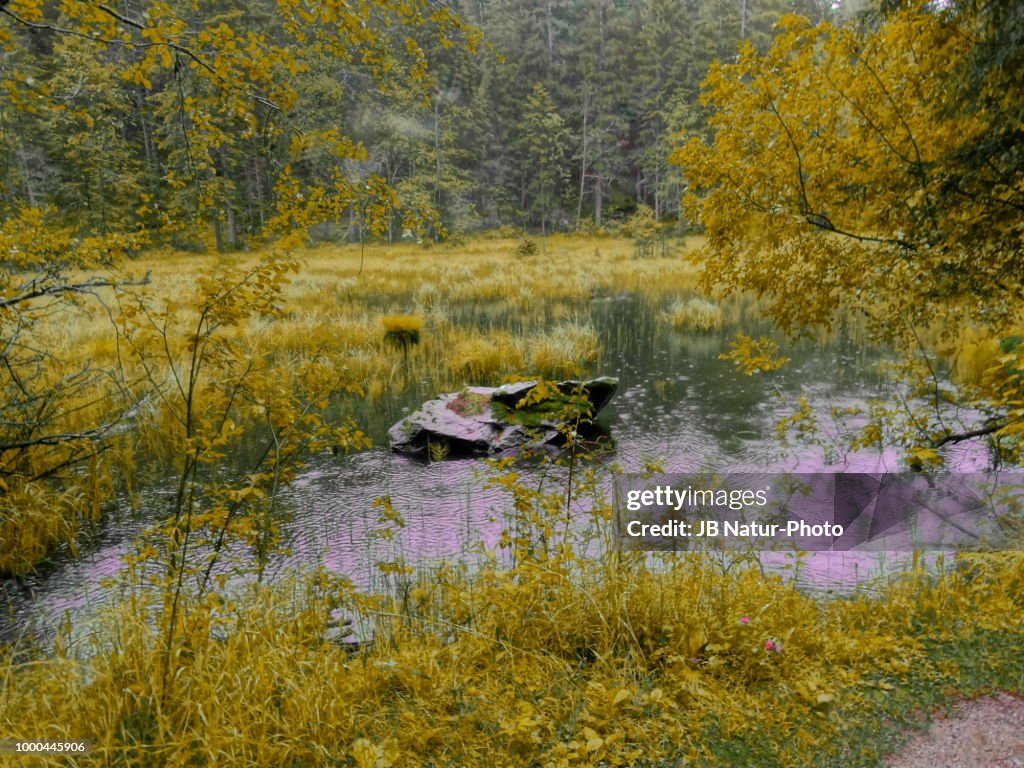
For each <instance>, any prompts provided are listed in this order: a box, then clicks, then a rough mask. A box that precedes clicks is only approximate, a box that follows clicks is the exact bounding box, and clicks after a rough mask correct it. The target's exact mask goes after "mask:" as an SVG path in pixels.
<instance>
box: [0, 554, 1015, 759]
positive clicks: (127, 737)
mask: <svg viewBox="0 0 1024 768" xmlns="http://www.w3.org/2000/svg"><path fill="white" fill-rule="evenodd" d="M962 565H964V564H963V563H959V562H958V563H950V567H949V568H947V569H946V570H945V571H944V572H942V573H941V574H940V575H939V576H937V577H936V576H933V575H927V574H925V573H924V572H922V571H917V572H913V573H910V574H908V575H906V577H905V578H903V579H901V580H900V581H898V582H897V583H895V584H893V585H892V586H890V587H889V588H888V589H887V590H885V591H884V592H883V593H881V594H879V595H877V596H874V597H872V596H867V595H861V596H856V597H850V598H837V599H831V600H820V599H815V598H813V597H811V596H808V595H807V594H804V593H802V592H800V591H798V590H797V589H795V588H794V587H793V586H791V585H789V584H784V583H782V582H781V581H780V580H778V579H777V578H773V577H766V576H763V575H761V574H760V573H759V572H758V571H757V570H756V569H752V568H734V569H732V570H729V571H725V570H723V569H722V568H720V567H718V566H715V565H713V564H711V563H710V562H709V561H708V560H706V559H703V558H702V557H701V556H698V555H689V556H687V555H676V556H671V557H665V558H664V559H659V560H657V561H655V562H649V563H645V562H644V561H643V560H642V558H641V557H638V556H635V555H630V556H621V557H619V556H614V557H607V558H603V559H601V560H599V561H598V560H586V559H582V558H576V557H574V556H573V555H572V554H571V553H570V552H569V551H567V550H563V551H562V552H561V553H560V554H558V555H556V556H554V557H551V558H549V559H547V560H538V559H532V560H529V561H526V562H522V563H520V564H519V565H518V566H517V567H515V568H514V569H511V570H505V569H502V568H500V567H497V566H495V565H491V566H484V567H483V568H481V569H480V570H478V571H477V572H475V573H473V574H469V573H467V572H466V571H464V570H461V569H458V568H455V567H441V568H439V569H438V570H437V571H436V572H435V573H433V574H432V575H431V577H430V578H428V579H424V580H419V581H417V582H415V583H414V584H413V585H412V588H411V589H410V590H408V591H407V592H405V593H404V594H403V596H402V597H399V596H398V595H391V596H382V595H373V596H371V595H365V594H359V593H357V592H356V591H355V590H353V589H352V587H351V585H349V584H347V583H346V582H344V581H343V580H340V579H338V578H337V577H333V576H329V575H327V574H325V573H320V574H315V575H313V576H311V577H309V578H306V579H301V580H299V579H296V580H293V581H290V582H284V583H279V584H277V585H275V586H272V587H271V586H255V585H253V586H250V587H247V588H246V589H245V590H244V591H243V592H242V593H241V594H239V595H237V599H235V600H232V601H229V602H226V603H223V604H222V603H219V602H217V603H214V602H211V601H206V602H199V603H194V604H191V605H189V607H188V610H187V612H186V615H187V616H188V619H187V621H188V630H187V635H186V642H185V643H184V645H183V647H182V648H181V650H180V653H179V654H178V656H177V657H176V658H175V660H174V667H175V673H174V675H173V678H172V681H171V682H170V683H169V685H170V688H169V689H162V688H161V687H160V686H161V683H160V680H161V674H160V671H161V665H162V663H163V658H162V647H161V643H160V637H159V632H158V631H157V630H156V629H154V627H153V625H152V624H151V623H150V622H149V621H147V620H146V615H147V606H146V605H145V604H125V605H122V606H120V607H119V608H117V609H114V610H113V611H112V612H111V613H110V614H109V615H108V616H107V623H106V626H105V631H102V632H100V633H98V634H97V637H98V638H102V639H100V640H97V641H96V644H95V647H94V648H93V649H92V650H91V651H90V652H89V653H87V654H84V655H71V654H69V653H67V652H60V653H58V654H57V655H56V656H55V657H53V658H48V659H40V660H34V661H32V662H31V663H20V664H19V663H15V662H11V661H10V660H8V663H6V664H5V665H4V668H3V675H4V678H3V680H4V684H3V688H2V691H0V729H2V731H3V732H4V733H5V734H8V735H11V736H18V737H26V738H27V737H32V738H48V739H63V738H76V739H81V738H91V739H92V740H93V753H92V756H91V757H90V758H80V759H78V760H77V762H74V761H72V762H70V764H78V765H224V766H232V765H238V766H242V765H245V766H250V765H253V766H275V767H276V766H282V765H288V766H291V765H323V766H338V765H341V766H360V767H368V766H377V767H378V768H383V767H387V766H418V767H422V766H509V767H510V768H511V767H512V766H516V767H517V768H518V767H522V766H617V765H634V766H681V765H697V766H725V765H744V766H822V765H836V766H839V765H856V766H871V765H880V764H881V763H880V760H881V758H882V756H883V755H884V754H886V752H887V751H889V750H890V749H892V748H893V746H894V743H895V742H894V739H896V738H897V734H898V730H897V728H898V727H899V726H901V725H904V726H905V725H908V724H912V723H913V721H912V720H911V719H910V717H909V714H910V713H911V712H912V711H914V710H917V709H918V708H920V707H925V708H928V707H932V706H936V705H942V704H944V703H948V702H949V700H950V698H951V697H953V696H955V695H961V694H966V695H972V694H976V693H980V692H983V691H986V690H989V689H991V688H993V687H999V688H1003V689H1009V690H1015V691H1024V673H1022V672H1021V666H1020V650H1021V642H1022V640H1024V623H1022V620H1021V616H1022V608H1024V598H1022V595H1024V558H1022V557H1021V556H1020V555H1019V554H1018V553H1014V554H1004V555H998V556H997V555H990V556H988V557H987V558H985V559H984V560H980V559H979V560H978V561H977V562H976V563H974V564H972V565H971V566H970V567H966V568H965V567H960V566H962ZM337 608H342V609H344V610H345V611H346V612H348V614H349V615H351V616H354V617H356V618H357V619H358V621H359V622H361V623H363V624H364V626H365V627H369V628H371V629H372V632H373V636H374V637H375V641H374V642H372V643H369V644H367V645H364V646H361V647H359V646H355V645H353V646H352V648H351V649H346V648H344V647H340V646H339V645H338V644H337V643H334V642H331V641H330V640H328V639H327V624H328V621H329V617H330V615H331V611H332V610H333V609H337ZM769 639H771V641H773V642H775V643H778V648H781V650H775V647H774V646H773V649H772V650H768V649H766V647H765V644H766V642H769ZM883 722H888V723H889V727H888V728H881V727H880V724H882V723H883ZM53 764H61V765H67V764H69V762H68V761H67V760H66V759H64V758H60V759H54V760H53Z"/></svg>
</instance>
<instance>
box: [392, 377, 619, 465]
mask: <svg viewBox="0 0 1024 768" xmlns="http://www.w3.org/2000/svg"><path fill="white" fill-rule="evenodd" d="M618 385H619V380H618V379H614V378H610V377H607V376H604V377H601V378H597V379H589V380H587V381H560V382H558V383H557V384H555V385H549V384H542V383H541V382H539V381H521V382H516V383H515V384H505V385H504V386H501V387H466V388H465V389H464V390H462V391H461V392H452V393H449V394H447V395H441V396H440V397H438V398H436V399H434V400H430V401H428V402H426V403H424V404H423V406H422V407H421V408H420V409H419V410H418V411H416V412H415V413H412V414H410V415H408V416H406V417H405V418H404V419H402V420H401V421H400V422H398V423H397V424H395V425H394V426H393V427H391V429H389V430H388V440H389V441H390V443H391V448H392V449H393V450H395V451H400V452H401V453H408V454H413V455H417V454H426V453H427V452H428V451H429V450H430V446H432V445H437V446H438V448H439V449H441V450H447V451H451V452H453V453H462V454H465V453H470V454H491V453H500V452H502V451H507V450H509V449H511V448H517V447H520V446H523V445H527V444H531V443H532V444H540V443H550V442H555V441H557V440H558V438H559V437H560V436H561V433H560V432H559V429H560V428H563V427H565V425H566V424H570V423H573V422H575V421H576V418H577V416H579V417H580V418H581V421H587V422H590V421H592V420H593V418H594V417H595V416H597V414H598V412H599V411H600V410H601V409H602V408H604V407H605V406H606V405H607V404H608V401H609V400H611V399H612V395H614V394H615V389H616V387H618ZM538 387H540V389H538Z"/></svg>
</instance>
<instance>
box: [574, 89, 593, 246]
mask: <svg viewBox="0 0 1024 768" xmlns="http://www.w3.org/2000/svg"><path fill="white" fill-rule="evenodd" d="M589 111H590V92H589V91H588V92H587V95H586V97H585V98H584V99H583V152H582V153H581V156H580V196H579V199H578V201H577V203H576V230H577V231H579V228H580V221H581V220H582V218H583V193H584V185H585V182H586V180H587V115H588V113H589Z"/></svg>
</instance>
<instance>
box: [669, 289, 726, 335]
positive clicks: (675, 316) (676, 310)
mask: <svg viewBox="0 0 1024 768" xmlns="http://www.w3.org/2000/svg"><path fill="white" fill-rule="evenodd" d="M664 319H665V320H666V321H667V322H669V323H670V324H671V325H672V327H673V328H675V329H676V330H685V329H691V328H696V329H697V330H701V331H710V330H713V329H716V328H720V327H721V326H722V308H721V307H720V306H718V305H717V304H715V303H714V302H713V301H709V300H708V299H702V298H700V297H697V296H695V297H693V298H690V299H686V300H684V301H676V302H673V303H672V305H671V306H670V307H669V308H668V310H667V311H666V312H665V314H664Z"/></svg>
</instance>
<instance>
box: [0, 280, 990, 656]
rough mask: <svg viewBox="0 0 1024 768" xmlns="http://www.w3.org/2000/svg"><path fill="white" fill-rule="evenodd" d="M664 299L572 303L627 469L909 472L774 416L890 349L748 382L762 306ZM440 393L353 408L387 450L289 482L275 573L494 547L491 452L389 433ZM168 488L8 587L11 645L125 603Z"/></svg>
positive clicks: (834, 338)
mask: <svg viewBox="0 0 1024 768" xmlns="http://www.w3.org/2000/svg"><path fill="white" fill-rule="evenodd" d="M667 304H668V302H667V301H665V302H651V301H649V300H647V299H645V298H643V297H639V296H634V295H622V296H612V297H602V298H593V299H586V300H581V301H579V302H578V303H576V304H575V305H571V306H569V307H563V310H566V309H567V310H568V311H569V312H570V313H571V316H573V317H575V318H576V319H577V320H581V321H589V322H590V323H591V324H592V325H593V327H594V329H595V330H596V331H597V333H598V335H599V337H600V341H601V345H602V350H603V351H602V353H601V355H600V357H599V359H598V360H596V361H594V362H593V363H592V364H591V365H590V366H589V370H588V371H587V373H588V375H608V376H615V377H618V379H619V382H620V383H619V390H618V393H617V394H616V396H615V397H614V398H613V400H612V401H611V403H610V404H609V405H608V406H607V408H606V409H605V411H603V412H602V415H601V417H600V420H599V421H600V423H601V425H602V427H603V428H604V430H606V432H607V435H608V438H609V439H610V441H611V442H612V444H613V446H614V447H613V450H611V451H610V452H609V453H607V454H605V456H604V457H603V458H602V459H600V461H603V462H615V463H617V464H618V465H619V466H621V468H622V469H623V471H625V472H638V471H640V470H641V469H642V468H643V467H644V465H645V464H646V463H648V462H650V461H654V460H660V461H661V462H662V466H663V467H664V470H665V471H666V472H692V471H696V470H702V469H710V470H715V471H729V470H733V471H751V470H761V471H800V472H815V471H822V470H825V471H895V470H897V469H898V462H897V459H896V456H895V455H894V454H887V453H872V454H858V455H841V454H838V453H833V452H831V451H828V450H826V449H824V448H822V447H821V446H808V445H799V444H794V445H790V446H785V445H783V444H782V443H780V441H779V439H778V437H777V435H776V426H775V425H776V422H777V421H778V419H779V418H780V417H782V416H785V415H787V414H788V413H791V412H792V410H793V408H794V407H795V404H796V402H797V400H798V398H799V396H800V394H801V393H804V394H806V395H807V397H808V398H809V400H810V401H811V403H812V405H813V406H814V408H815V410H816V411H817V412H819V413H822V414H827V413H829V412H830V411H831V409H832V408H833V407H839V408H842V407H845V406H848V405H856V404H863V403H864V402H865V401H866V400H867V399H869V398H874V397H880V396H881V397H884V396H885V394H886V391H887V388H888V386H890V385H888V384H887V383H886V381H885V380H884V379H883V378H882V377H881V376H880V375H879V374H878V373H877V372H876V365H877V363H878V362H879V361H880V360H881V357H882V355H881V353H880V352H879V351H878V350H876V349H873V348H871V347H870V346H868V345H867V344H865V343H863V342H862V340H861V339H860V338H859V334H857V333H856V332H855V331H851V330H849V329H844V328H840V329H839V330H837V331H836V332H835V333H834V334H831V335H830V336H828V337H827V338H819V339H812V340H803V341H800V342H793V343H787V342H785V341H783V340H782V339H780V342H781V347H782V349H781V351H782V353H783V354H785V355H786V356H787V357H789V358H790V362H789V364H788V365H787V366H786V367H785V368H784V369H783V370H781V371H780V372H778V374H775V375H773V376H772V377H771V378H769V377H765V376H759V375H755V376H742V375H739V374H737V373H736V372H735V371H734V368H733V366H732V364H731V363H730V362H729V361H725V360H720V359H719V355H720V354H721V353H722V352H725V351H728V348H729V342H730V341H731V340H732V339H733V338H735V335H736V333H737V332H738V331H741V330H742V331H743V332H744V333H746V334H748V335H751V336H754V337H758V336H761V335H773V336H777V335H776V334H774V332H773V330H772V328H771V326H770V325H769V324H768V323H767V322H766V321H764V320H763V319H762V318H761V317H760V316H759V315H758V313H757V311H756V308H755V306H754V303H753V302H752V301H750V300H746V299H742V298H740V299H736V300H733V301H732V302H730V303H729V304H727V305H725V306H724V307H723V309H724V311H723V323H722V326H721V328H719V329H716V330H713V331H711V332H698V331H692V330H686V331H677V330H675V329H673V328H672V327H671V325H669V324H668V323H667V321H666V320H665V319H664V318H663V317H661V313H662V312H663V311H664V309H665V308H666V305H667ZM448 315H449V317H450V318H452V319H453V320H455V321H456V322H464V323H475V324H477V325H479V326H500V327H505V328H513V329H514V326H515V322H516V321H515V310H514V309H513V308H508V307H502V306H500V305H494V304H488V305H485V304H477V303H466V304H460V305H455V306H451V307H448ZM468 383H475V382H468ZM436 394H440V393H439V392H438V391H437V388H436V387H435V386H434V385H432V383H431V382H430V381H428V380H423V381H414V382H411V383H410V384H409V386H408V387H407V389H406V391H405V392H403V393H401V394H400V395H399V396H398V397H396V398H393V399H391V400H389V401H387V402H378V403H375V404H374V405H373V406H372V407H369V406H367V407H364V408H363V410H362V412H361V413H358V414H357V415H358V416H359V418H360V421H361V423H362V425H363V428H364V429H366V430H367V431H368V432H369V433H370V435H371V436H372V437H373V439H374V442H375V444H376V445H378V446H380V447H377V448H374V449H372V450H369V451H366V452H363V453H359V454H355V455H351V456H347V457H336V456H323V457H318V458H316V459H315V460H313V461H312V462H311V463H310V464H309V465H308V466H307V468H306V469H305V471H304V472H303V474H302V475H301V476H300V477H299V478H298V480H297V481H296V482H295V483H294V484H293V485H292V486H291V487H290V488H288V489H287V491H286V492H285V499H284V505H283V506H284V507H285V508H286V509H288V510H290V517H289V520H288V522H287V524H286V528H285V533H286V539H287V544H288V553H287V554H284V555H282V556H280V557H279V558H278V559H277V560H275V561H274V562H273V564H272V566H271V567H270V575H271V576H272V575H273V574H274V573H277V572H281V571H293V570H294V569H296V568H301V567H307V566H314V565H322V566H325V567H327V568H329V569H331V570H333V571H336V572H338V573H344V574H346V575H348V576H349V577H350V578H352V579H353V580H354V581H356V582H357V583H361V584H364V585H374V583H375V578H377V576H376V574H377V573H378V571H377V569H375V568H374V566H373V564H374V563H376V562H377V561H379V560H389V559H396V558H403V559H404V560H406V561H407V562H409V563H415V564H428V563H431V562H435V561H438V560H441V559H445V558H455V557H459V556H463V557H465V556H467V555H466V553H469V552H472V551H473V550H474V548H475V547H478V546H479V545H481V544H482V545H483V546H485V547H487V548H493V547H494V546H495V545H496V543H497V540H498V537H499V535H500V532H501V529H502V527H503V518H504V515H505V510H506V509H507V508H508V500H507V497H506V496H505V495H504V494H503V492H502V491H500V490H498V489H496V488H493V487H491V486H490V485H488V484H487V482H486V477H485V474H486V472H485V471H482V469H483V462H480V461H478V460H472V459H449V460H446V461H443V462H437V463H432V464H424V463H420V462H416V461H412V460H410V459H407V458H405V457H402V456H399V455H395V454H392V453H391V452H390V451H389V450H387V448H386V447H384V446H385V443H384V434H385V432H386V430H387V427H388V426H390V425H391V424H392V423H393V422H395V421H397V420H398V419H399V418H401V416H402V415H403V414H404V413H407V412H408V411H409V410H411V409H413V408H415V407H416V406H417V405H418V404H419V403H420V402H422V401H423V400H424V399H427V398H429V397H432V396H434V395H436ZM826 421H827V420H826ZM967 460H968V461H969V460H970V459H969V458H968V459H967ZM168 494H169V491H168V490H167V489H162V488H159V487H157V488H153V489H151V490H150V491H148V492H147V494H146V495H145V497H144V504H143V509H142V513H141V515H126V516H122V517H120V518H118V517H117V516H116V515H115V516H114V519H113V520H111V521H109V522H108V523H107V524H105V525H104V526H103V530H102V532H99V533H97V534H96V536H95V537H94V539H93V540H92V541H91V542H89V544H88V545H87V546H86V547H85V548H84V551H83V552H82V553H81V554H80V556H79V557H78V558H77V559H74V560H70V559H69V560H66V561H63V562H60V563H58V564H57V565H56V566H55V567H54V568H52V569H50V570H48V571H47V572H46V573H44V574H41V575H38V576H33V577H30V578H27V579H24V580H22V581H20V582H15V581H7V582H3V583H0V606H4V607H5V610H4V615H3V617H2V618H0V639H5V640H12V639H16V638H18V637H22V636H25V635H27V634H32V635H35V636H46V635H47V634H48V630H47V627H49V626H52V625H53V623H54V622H56V621H59V620H61V619H62V618H63V617H65V616H66V615H70V617H71V618H72V619H74V620H76V622H77V621H78V620H81V619H82V618H84V617H85V616H87V615H88V614H89V612H90V611H91V610H92V609H94V608H95V607H97V606H99V605H102V604H103V603H104V602H106V601H109V600H111V599H113V594H112V593H111V591H110V589H109V588H104V587H102V586H101V585H100V581H101V579H103V577H110V576H112V575H115V574H116V573H117V572H118V571H119V569H120V568H121V560H122V557H123V555H124V554H125V553H126V552H128V550H129V547H130V545H131V542H132V540H133V538H134V537H135V535H136V534H137V533H138V532H139V531H140V530H141V529H142V528H143V527H144V526H145V525H146V523H147V522H148V520H149V519H151V518H152V517H155V516H158V515H159V514H161V513H162V512H163V511H164V510H166V508H167V504H168V499H167V495H168ZM382 496H389V497H390V498H391V502H392V504H393V505H394V507H395V508H396V509H397V510H398V511H399V512H400V513H401V514H402V515H403V516H404V518H405V520H406V526H405V527H404V528H403V529H402V530H401V531H399V532H398V533H397V535H396V536H395V537H394V538H393V539H391V540H390V541H388V540H385V539H384V538H383V537H381V536H380V535H379V533H378V532H379V530H380V528H381V524H380V523H379V521H378V518H379V512H378V510H377V509H375V508H374V507H373V500H374V499H376V498H379V497H382ZM879 565H880V562H879V560H878V559H877V555H858V554H853V553H823V554H822V555H820V556H819V555H815V556H814V557H812V558H810V559H805V560H804V563H803V565H802V568H803V573H802V575H801V576H800V578H801V579H802V580H804V582H805V583H806V584H807V585H808V586H809V587H812V588H827V587H831V586H835V587H840V588H841V587H843V586H844V585H848V584H849V583H850V581H851V579H853V580H862V579H864V578H865V577H867V576H868V575H870V574H871V573H872V572H873V571H876V570H877V569H878V567H879Z"/></svg>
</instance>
